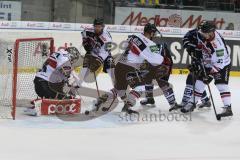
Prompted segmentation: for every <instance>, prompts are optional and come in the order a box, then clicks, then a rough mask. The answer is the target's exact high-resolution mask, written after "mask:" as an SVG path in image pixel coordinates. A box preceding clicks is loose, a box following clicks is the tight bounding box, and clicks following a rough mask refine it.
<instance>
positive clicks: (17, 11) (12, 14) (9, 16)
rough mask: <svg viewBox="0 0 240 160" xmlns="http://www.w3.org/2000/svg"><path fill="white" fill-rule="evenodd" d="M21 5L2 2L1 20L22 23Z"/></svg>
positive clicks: (13, 2)
mask: <svg viewBox="0 0 240 160" xmlns="http://www.w3.org/2000/svg"><path fill="white" fill-rule="evenodd" d="M21 4H22V3H21V2H17V1H0V20H1V21H2V20H6V21H20V20H21V9H22V7H21Z"/></svg>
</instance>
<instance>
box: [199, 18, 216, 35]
mask: <svg viewBox="0 0 240 160" xmlns="http://www.w3.org/2000/svg"><path fill="white" fill-rule="evenodd" d="M198 29H200V31H201V32H202V33H209V32H214V31H215V30H216V25H215V23H214V22H213V21H203V22H202V23H201V24H200V25H199V27H198Z"/></svg>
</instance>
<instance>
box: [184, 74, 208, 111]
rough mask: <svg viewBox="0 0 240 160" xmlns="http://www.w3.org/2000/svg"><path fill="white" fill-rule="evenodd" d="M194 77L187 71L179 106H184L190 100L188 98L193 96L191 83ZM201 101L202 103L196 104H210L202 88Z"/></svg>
mask: <svg viewBox="0 0 240 160" xmlns="http://www.w3.org/2000/svg"><path fill="white" fill-rule="evenodd" d="M194 79H195V78H194V77H193V73H189V74H188V76H187V79H186V86H185V89H184V93H183V98H182V102H181V106H185V105H186V104H187V103H188V101H189V100H190V98H191V97H192V96H193V83H195V82H196V81H195V80H194ZM201 101H202V103H201V104H200V105H199V106H198V107H199V108H203V107H210V106H211V102H210V99H209V97H208V96H207V92H206V90H204V92H203V93H202V97H201ZM196 103H197V101H196Z"/></svg>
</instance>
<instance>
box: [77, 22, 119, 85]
mask: <svg viewBox="0 0 240 160" xmlns="http://www.w3.org/2000/svg"><path fill="white" fill-rule="evenodd" d="M81 34H82V44H83V47H84V49H85V50H86V54H85V57H84V60H83V68H82V69H81V73H80V75H79V79H80V80H79V82H78V85H79V86H81V84H82V82H83V81H84V80H85V78H86V77H87V76H88V74H89V73H90V72H93V73H94V72H96V71H97V70H98V69H99V68H100V67H101V66H102V65H103V71H104V72H105V73H108V74H109V75H110V77H111V78H112V81H114V73H113V71H114V66H115V65H114V62H113V58H112V56H111V47H112V37H111V35H110V33H109V32H108V31H107V30H106V29H104V23H103V19H99V18H97V19H95V20H94V22H93V28H88V29H85V30H84V31H83V32H82V33H81Z"/></svg>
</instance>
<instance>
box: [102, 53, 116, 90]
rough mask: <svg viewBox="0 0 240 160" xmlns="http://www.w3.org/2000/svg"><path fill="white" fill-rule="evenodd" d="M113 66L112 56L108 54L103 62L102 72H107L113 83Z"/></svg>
mask: <svg viewBox="0 0 240 160" xmlns="http://www.w3.org/2000/svg"><path fill="white" fill-rule="evenodd" d="M114 68H115V64H114V60H113V58H112V56H108V57H107V58H106V59H105V60H104V62H103V72H105V73H108V75H109V76H110V77H111V80H112V83H113V85H114V83H115V76H114Z"/></svg>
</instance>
